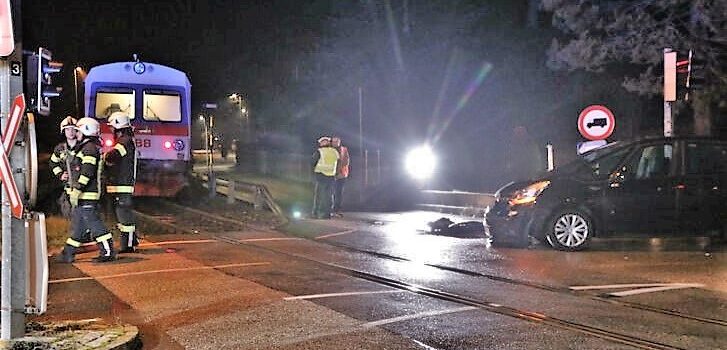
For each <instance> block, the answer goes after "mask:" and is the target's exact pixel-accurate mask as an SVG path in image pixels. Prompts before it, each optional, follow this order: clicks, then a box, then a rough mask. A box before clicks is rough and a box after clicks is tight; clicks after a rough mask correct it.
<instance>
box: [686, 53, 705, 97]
mask: <svg viewBox="0 0 727 350" xmlns="http://www.w3.org/2000/svg"><path fill="white" fill-rule="evenodd" d="M706 63H707V62H706V61H705V60H704V59H703V58H701V57H697V56H696V55H695V54H694V53H693V51H691V50H689V69H688V70H689V76H688V77H687V89H689V90H694V89H701V88H704V86H705V85H706V83H707V79H706V74H707V69H706V68H707V65H706Z"/></svg>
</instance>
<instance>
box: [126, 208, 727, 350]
mask: <svg viewBox="0 0 727 350" xmlns="http://www.w3.org/2000/svg"><path fill="white" fill-rule="evenodd" d="M153 208H154V209H153V212H152V213H150V212H144V211H145V210H148V209H145V208H143V207H142V208H141V209H140V213H139V214H140V216H142V218H144V219H147V220H157V221H159V224H160V225H162V226H164V227H167V228H169V229H171V230H172V232H186V233H207V234H210V235H212V236H213V237H214V238H215V239H217V240H219V241H221V242H225V243H228V244H232V245H239V246H246V247H252V248H255V249H260V250H265V251H269V252H273V253H276V254H281V255H286V256H289V257H294V258H297V259H302V260H306V261H309V262H313V263H316V264H319V265H323V266H325V267H327V268H329V269H331V270H335V271H338V272H340V273H343V274H346V275H349V276H352V277H356V278H361V279H365V280H368V281H371V282H374V283H377V284H380V285H384V286H388V287H391V288H396V289H400V290H406V291H409V292H412V293H416V294H419V295H423V296H427V297H431V298H436V299H439V300H446V301H449V302H453V303H457V304H461V305H466V306H473V307H477V308H479V309H482V310H485V311H488V312H492V313H496V314H500V315H505V316H510V317H514V318H518V319H522V320H527V321H530V322H535V323H539V324H544V325H548V326H552V327H557V328H561V329H566V330H570V331H575V332H579V333H582V334H586V335H589V336H594V337H598V338H601V339H605V340H609V341H613V342H616V343H620V344H624V345H629V346H633V347H635V348H638V349H658V350H667V349H669V350H676V349H683V348H680V347H677V346H673V345H669V344H664V343H660V342H656V341H652V340H649V339H643V338H639V337H635V336H632V335H628V334H623V333H619V332H614V331H610V330H606V329H602V328H598V327H594V326H590V325H586V324H581V323H577V322H571V321H568V320H563V319H559V318H555V317H550V316H547V315H543V314H540V313H535V312H531V311H528V310H521V309H517V308H513V307H509V306H506V305H501V304H498V303H495V302H492V301H487V300H480V299H475V298H471V297H468V296H463V295H459V294H456V293H451V292H447V291H442V290H437V289H433V288H429V287H426V286H422V285H414V284H410V283H407V282H403V281H399V280H395V279H391V278H388V277H384V276H378V275H374V274H370V273H368V272H364V271H359V270H356V269H351V268H347V267H343V266H340V265H336V264H332V263H329V262H325V261H320V260H317V259H314V258H311V257H308V256H304V255H300V254H294V253H290V252H285V251H280V250H276V249H272V248H268V247H264V246H260V245H256V244H254V243H250V242H241V241H238V240H235V239H232V238H229V237H225V236H222V235H220V233H223V232H229V231H237V230H243V229H245V228H246V227H248V225H246V224H245V223H243V222H241V221H238V220H235V219H231V218H228V217H224V216H220V215H216V214H212V213H208V212H204V211H201V210H198V209H194V208H188V207H183V206H180V205H178V204H174V203H171V202H168V201H163V203H161V204H160V205H157V206H153ZM164 211H166V213H165V212H164ZM177 216H181V217H182V219H181V220H178V219H176V217H177ZM206 225H209V226H206ZM316 242H317V243H321V244H326V245H329V246H333V247H336V248H339V249H344V250H347V251H351V252H356V253H361V254H366V255H371V256H376V257H379V258H382V259H388V260H393V261H401V262H411V260H410V259H407V258H404V257H398V256H394V255H389V254H383V253H380V252H375V251H369V250H364V249H359V248H355V247H351V246H346V245H343V244H338V243H332V242H322V241H316ZM424 265H426V266H429V267H432V268H435V269H440V270H443V271H448V272H451V273H455V274H462V275H467V276H470V277H478V278H486V279H490V280H495V281H498V282H504V283H508V284H512V285H520V286H526V287H530V288H536V289H541V290H547V291H550V292H556V293H562V294H568V295H570V296H580V297H588V298H590V299H592V300H596V301H600V302H605V303H609V304H612V305H618V306H622V307H626V308H633V309H638V310H642V311H648V312H653V313H658V314H662V315H667V316H671V317H676V318H680V319H686V320H691V321H697V322H703V323H708V324H713V325H718V326H725V327H727V321H725V320H720V319H712V318H705V317H699V316H694V315H688V314H684V313H680V312H676V311H673V310H667V309H661V308H655V307H651V306H647V305H642V304H636V303H629V302H624V301H619V300H615V299H611V298H606V297H601V296H592V295H588V296H584V295H580V294H577V293H574V292H572V291H570V290H568V289H565V288H558V287H552V286H548V285H543V284H537V283H532V282H528V281H520V280H515V279H509V278H504V277H500V276H495V275H489V274H482V273H479V272H476V271H469V270H464V269H459V268H454V267H448V266H443V265H437V264H424Z"/></svg>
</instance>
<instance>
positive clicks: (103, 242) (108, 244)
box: [93, 233, 116, 262]
mask: <svg viewBox="0 0 727 350" xmlns="http://www.w3.org/2000/svg"><path fill="white" fill-rule="evenodd" d="M110 236H111V234H110V233H109V234H107V235H104V236H101V237H99V238H97V239H96V242H97V243H98V250H99V255H98V256H97V257H95V258H93V261H95V262H108V261H114V260H116V254H114V241H113V240H112V239H111V237H110Z"/></svg>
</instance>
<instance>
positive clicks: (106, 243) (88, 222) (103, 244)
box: [61, 117, 116, 263]
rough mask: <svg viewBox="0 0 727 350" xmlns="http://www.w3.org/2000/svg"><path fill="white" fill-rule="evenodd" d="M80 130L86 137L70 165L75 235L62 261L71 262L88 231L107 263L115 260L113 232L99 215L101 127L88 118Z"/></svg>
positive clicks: (101, 257) (80, 125)
mask: <svg viewBox="0 0 727 350" xmlns="http://www.w3.org/2000/svg"><path fill="white" fill-rule="evenodd" d="M77 126H78V130H79V132H80V133H81V135H83V138H82V139H81V142H80V143H79V144H78V145H76V155H75V157H74V158H73V161H72V162H71V171H70V173H69V176H70V180H69V181H70V182H71V183H72V184H73V187H72V190H71V192H70V194H69V201H70V202H71V206H72V207H73V218H72V221H71V227H72V229H73V232H72V233H71V237H69V238H68V239H67V240H66V245H65V246H64V247H63V253H62V255H61V261H63V262H66V263H72V262H73V261H74V259H75V254H76V250H77V249H78V247H80V246H81V244H82V242H83V237H84V236H85V234H86V230H88V231H89V232H90V233H91V237H92V238H93V239H94V240H95V241H96V244H98V247H99V256H98V257H96V258H94V261H96V262H107V261H113V260H115V259H116V255H115V254H114V244H113V239H112V235H111V233H110V232H109V231H108V230H107V229H106V226H105V225H104V223H103V221H102V220H101V216H100V215H99V203H98V202H99V199H100V198H101V172H102V170H103V159H102V158H101V142H100V141H99V128H100V127H99V124H98V122H97V121H96V119H93V118H89V117H85V118H81V120H79V121H78V123H77Z"/></svg>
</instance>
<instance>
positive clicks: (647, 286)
mask: <svg viewBox="0 0 727 350" xmlns="http://www.w3.org/2000/svg"><path fill="white" fill-rule="evenodd" d="M702 287H704V285H703V284H701V283H631V284H604V285H598V286H572V287H568V288H570V289H571V290H576V291H582V290H598V289H626V288H636V289H629V290H625V291H621V292H610V293H605V295H608V296H613V297H625V296H629V295H637V294H644V293H654V292H662V291H665V290H674V289H684V288H702Z"/></svg>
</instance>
